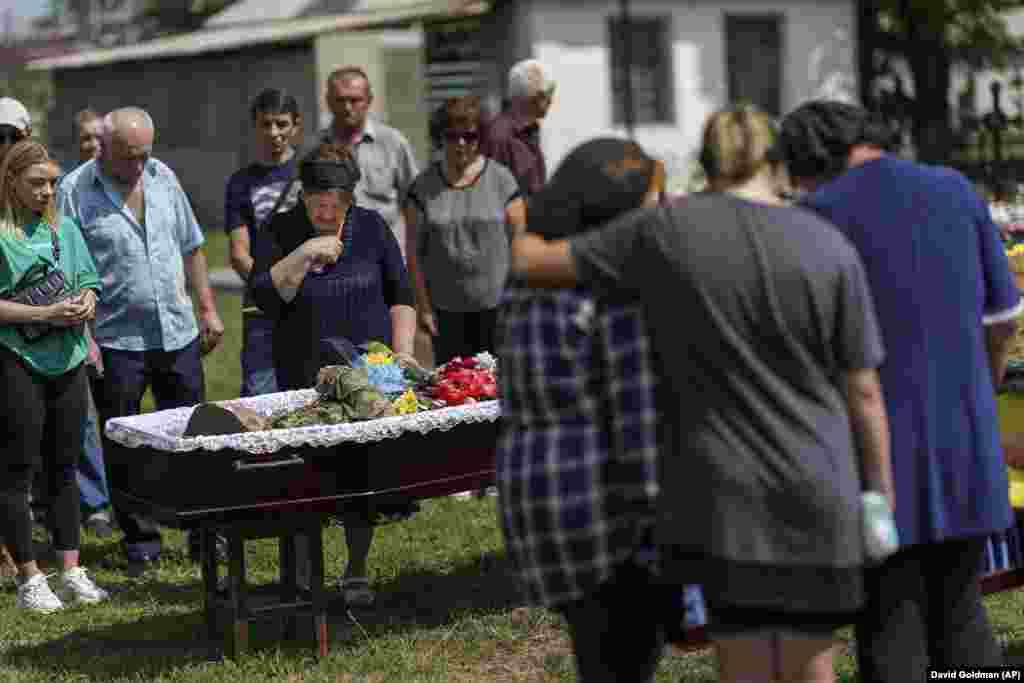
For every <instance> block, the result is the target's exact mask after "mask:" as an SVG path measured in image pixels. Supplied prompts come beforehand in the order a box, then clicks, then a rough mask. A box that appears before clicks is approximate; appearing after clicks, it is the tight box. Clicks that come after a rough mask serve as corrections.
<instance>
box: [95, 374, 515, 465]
mask: <svg viewBox="0 0 1024 683" xmlns="http://www.w3.org/2000/svg"><path fill="white" fill-rule="evenodd" d="M314 398H316V391H315V390H313V389H304V390H301V391H286V392H281V393H277V394H267V395H265V396H254V397H252V398H240V399H236V400H233V401H218V405H224V406H231V405H242V406H245V407H246V408H250V409H252V410H255V411H256V412H257V413H259V414H260V415H264V416H269V415H272V414H275V413H278V412H281V411H285V410H294V409H296V408H301V407H302V406H304V405H306V404H307V403H309V402H310V401H312V400H313V399H314ZM193 409H194V406H193V407H191V408H174V409H172V410H161V411H158V412H154V413H147V414H145V415H133V416H131V417H117V418H113V419H111V420H108V421H107V425H106V433H107V436H109V437H110V438H111V439H112V440H113V441H116V442H117V443H119V444H121V445H124V446H128V447H129V448H153V449H155V450H159V451H165V452H186V451H195V450H207V451H219V450H222V449H225V448H228V449H233V450H237V451H242V452H246V453H274V452H276V451H279V450H281V449H283V448H295V447H298V446H313V447H327V446H337V445H338V444H342V443H348V442H354V443H369V442H371V441H382V440H384V439H395V438H398V437H399V436H401V435H402V434H405V433H407V432H416V433H419V434H426V433H427V432H432V431H435V430H444V431H447V430H449V429H452V428H453V427H456V426H457V425H460V424H463V423H468V422H494V421H496V420H497V419H498V417H500V415H501V411H500V409H499V407H498V401H483V402H480V403H470V404H465V405H461V406H453V407H451V408H440V409H438V410H427V411H423V412H420V413H412V414H411V415H399V416H396V417H383V418H380V419H377V420H367V421H365V422H348V423H345V424H339V425H327V426H315V427H295V428H293V429H272V430H268V431H263V432H243V433H240V434H225V435H222V436H197V437H192V438H187V439H186V438H182V436H181V435H182V434H183V433H184V431H185V427H186V426H187V425H188V420H189V418H190V417H191V416H192V410H193Z"/></svg>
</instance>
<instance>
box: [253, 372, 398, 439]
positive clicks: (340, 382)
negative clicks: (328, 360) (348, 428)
mask: <svg viewBox="0 0 1024 683" xmlns="http://www.w3.org/2000/svg"><path fill="white" fill-rule="evenodd" d="M316 391H317V394H318V396H317V398H316V399H315V400H314V401H313V402H311V403H309V404H308V405H305V406H303V407H301V408H298V409H296V410H293V411H290V412H287V413H284V414H281V415H277V416H275V417H274V418H273V419H272V421H271V426H272V427H273V428H274V429H289V428H292V427H309V426H313V425H332V424H341V423H344V422H355V421H358V420H373V419H376V418H378V417H390V416H392V415H394V414H395V411H394V408H393V407H392V406H391V402H390V401H388V399H387V398H385V397H384V395H383V394H381V393H380V392H379V391H377V390H376V389H374V388H373V386H371V385H370V378H369V376H367V374H366V370H363V369H362V368H351V367H349V366H347V365H328V366H327V367H324V368H321V369H320V372H319V373H318V374H317V380H316Z"/></svg>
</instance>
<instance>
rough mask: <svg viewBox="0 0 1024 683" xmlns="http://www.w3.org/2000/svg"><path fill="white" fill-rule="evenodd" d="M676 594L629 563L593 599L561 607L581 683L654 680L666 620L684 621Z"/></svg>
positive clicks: (645, 571) (596, 591)
mask: <svg viewBox="0 0 1024 683" xmlns="http://www.w3.org/2000/svg"><path fill="white" fill-rule="evenodd" d="M674 595H675V594H674V593H673V591H671V590H669V589H668V588H667V587H665V586H664V585H662V584H660V583H659V582H658V581H657V580H656V579H655V577H653V576H652V575H651V573H650V572H649V571H648V570H647V569H645V568H643V567H641V566H638V565H636V564H627V565H625V566H624V567H623V568H621V569H620V570H619V571H617V572H616V573H615V575H614V576H613V577H612V578H611V579H609V580H608V581H606V582H605V583H603V584H601V586H599V587H598V588H597V589H596V590H595V591H594V592H592V593H591V594H589V595H587V596H586V597H584V598H582V599H581V600H577V601H576V602H572V603H569V604H567V605H564V606H562V607H560V608H559V610H558V611H559V612H561V613H562V616H564V617H565V619H566V621H567V622H568V624H569V635H570V636H571V637H572V648H573V652H574V654H575V656H576V671H577V674H578V680H579V681H580V683H619V682H621V681H629V682H630V683H647V682H648V681H653V680H654V674H655V672H656V671H657V669H658V662H659V660H660V659H661V653H662V650H663V648H664V645H665V640H666V638H665V633H666V631H665V625H666V621H667V620H666V617H667V616H668V614H670V613H672V612H674V613H675V616H676V618H678V619H680V620H681V617H682V612H681V611H680V610H679V609H678V606H677V605H676V604H675V601H674V599H673V596H674Z"/></svg>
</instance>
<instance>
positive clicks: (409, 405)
mask: <svg viewBox="0 0 1024 683" xmlns="http://www.w3.org/2000/svg"><path fill="white" fill-rule="evenodd" d="M391 406H392V407H393V408H394V409H395V412H396V413H397V414H399V415H408V414H409V413H415V412H416V411H417V410H419V407H420V402H419V400H418V399H417V398H416V393H415V392H413V390H412V389H406V390H405V393H403V394H402V395H401V396H399V397H398V398H396V399H395V401H394V403H392V404H391Z"/></svg>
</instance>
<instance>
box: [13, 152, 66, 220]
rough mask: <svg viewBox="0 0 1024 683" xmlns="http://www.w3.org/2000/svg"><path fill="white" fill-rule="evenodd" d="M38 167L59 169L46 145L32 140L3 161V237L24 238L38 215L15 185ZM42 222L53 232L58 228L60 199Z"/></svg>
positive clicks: (45, 214) (54, 201) (54, 199)
mask: <svg viewBox="0 0 1024 683" xmlns="http://www.w3.org/2000/svg"><path fill="white" fill-rule="evenodd" d="M36 164H52V165H53V166H55V167H59V164H58V163H57V162H56V161H55V160H54V159H53V157H51V156H50V153H49V152H48V151H47V150H46V147H45V146H44V145H43V143H41V142H39V141H37V140H32V139H28V140H22V141H21V142H19V143H18V144H16V145H14V146H13V147H11V148H10V149H9V150H7V154H6V155H5V156H4V158H3V161H2V162H0V234H4V235H13V236H15V237H20V238H24V237H25V230H24V226H25V225H27V224H28V223H30V222H32V220H33V219H34V218H35V214H34V213H33V212H32V211H31V210H30V209H28V207H25V206H23V205H22V203H21V200H19V199H18V195H17V192H16V191H15V183H16V182H17V181H18V178H19V177H20V176H21V174H22V173H24V172H26V171H27V170H28V169H29V168H31V167H32V166H35V165H36ZM42 219H43V220H44V221H46V223H47V224H48V225H49V226H50V229H51V230H56V229H57V225H58V223H59V222H60V216H59V214H58V213H57V201H56V197H51V198H50V203H49V204H48V205H47V207H46V210H45V211H44V212H43V215H42Z"/></svg>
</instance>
